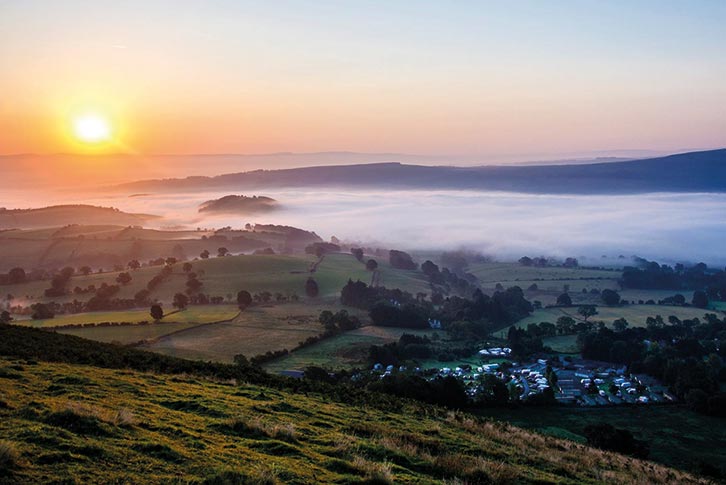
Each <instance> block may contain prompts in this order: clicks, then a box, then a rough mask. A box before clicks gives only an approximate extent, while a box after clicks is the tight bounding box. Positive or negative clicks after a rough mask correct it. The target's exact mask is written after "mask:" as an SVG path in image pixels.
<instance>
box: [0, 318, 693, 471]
mask: <svg viewBox="0 0 726 485" xmlns="http://www.w3.org/2000/svg"><path fill="white" fill-rule="evenodd" d="M0 356H2V357H0V382H2V394H0V418H1V419H0V435H1V436H2V440H0V483H39V482H43V483H51V482H53V483H60V482H63V483H99V482H105V483H109V482H113V483H179V484H181V483H185V484H243V483H244V484H277V483H294V484H303V483H361V484H363V483H367V484H374V483H375V484H389V483H394V482H395V483H422V484H428V483H471V484H474V483H492V484H505V483H539V484H544V483H563V484H585V483H592V484H594V483H623V484H631V483H632V484H635V483H645V482H647V483H706V482H705V480H699V479H698V478H696V477H694V476H693V475H689V474H687V473H684V472H680V471H676V470H674V469H670V468H667V467H664V466H661V465H657V464H655V463H652V462H646V461H641V460H636V459H631V458H627V457H624V456H621V455H617V454H614V453H609V452H604V451H600V450H595V449H592V448H589V447H587V446H584V445H581V444H578V443H574V442H572V441H567V440H563V439H557V438H552V437H547V436H543V435H540V434H537V433H533V432H530V431H524V430H522V429H520V428H516V427H514V426H511V425H508V424H504V423H498V422H492V421H486V420H481V419H477V418H475V417H473V416H471V415H468V414H466V413H462V412H457V411H447V410H445V409H442V408H436V407H432V406H428V405H424V404H419V403H415V402H413V401H406V400H400V399H397V398H392V397H387V396H383V395H378V394H366V395H363V394H355V393H354V394H350V393H348V392H345V390H342V392H336V389H335V387H334V386H325V385H322V386H321V385H315V383H313V382H308V381H307V380H302V381H292V380H289V379H283V378H275V377H272V376H267V375H266V374H264V373H262V372H260V371H259V370H256V369H255V368H252V367H244V366H225V365H214V364H207V363H192V362H188V361H183V360H180V359H174V358H169V357H162V356H156V355H153V354H148V353H146V352H141V351H137V350H130V349H125V348H123V347H116V346H113V345H108V344H98V343H94V342H90V341H87V340H83V339H79V338H77V337H70V336H63V335H58V334H53V333H48V332H45V331H41V330H34V329H23V328H20V327H12V326H1V325H0ZM99 464H102V466H99Z"/></svg>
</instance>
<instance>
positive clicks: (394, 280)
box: [2, 253, 429, 306]
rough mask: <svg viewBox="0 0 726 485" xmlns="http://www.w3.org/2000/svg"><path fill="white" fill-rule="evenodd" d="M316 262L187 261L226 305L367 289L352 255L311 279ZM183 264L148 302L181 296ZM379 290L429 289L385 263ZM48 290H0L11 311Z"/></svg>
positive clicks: (414, 274)
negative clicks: (308, 289)
mask: <svg viewBox="0 0 726 485" xmlns="http://www.w3.org/2000/svg"><path fill="white" fill-rule="evenodd" d="M316 261H317V258H315V257H313V256H310V255H295V256H291V255H240V256H228V257H225V258H210V259H206V260H197V261H191V264H192V271H193V272H195V273H197V278H198V279H199V280H200V281H201V282H202V284H203V286H202V288H201V291H202V292H203V293H206V294H209V295H211V296H221V297H223V298H225V299H227V300H228V301H230V302H231V301H234V299H235V298H236V296H237V292H238V291H240V290H247V291H249V292H250V293H258V292H262V291H268V292H270V293H272V294H273V295H274V294H275V293H281V294H283V295H287V296H289V295H293V294H296V295H298V296H299V297H301V298H303V299H304V298H306V296H305V282H306V281H307V279H308V277H311V276H312V277H313V278H314V279H315V281H316V282H317V283H318V287H319V290H320V297H324V298H327V297H337V296H338V295H340V290H341V289H342V288H343V286H345V284H346V283H347V282H348V280H349V279H352V280H354V281H355V280H361V281H363V282H365V283H368V284H370V282H371V277H372V273H371V272H369V271H366V269H365V266H364V265H363V263H361V262H360V261H357V260H356V259H355V258H354V257H353V256H352V255H351V254H347V253H336V254H328V255H326V256H325V257H324V258H323V260H322V262H321V263H320V264H319V265H318V266H317V269H316V271H315V272H314V273H311V272H310V270H311V268H312V267H313V265H314V263H315V262H316ZM182 264H183V263H177V264H175V265H174V266H173V270H174V272H173V274H172V275H171V276H170V277H169V278H168V279H167V280H165V281H164V282H163V283H162V284H161V285H159V286H158V287H157V288H155V289H154V290H153V291H152V293H151V298H152V299H157V300H159V301H161V302H165V303H167V304H168V303H170V302H171V301H172V299H173V297H174V294H175V293H179V292H184V290H185V288H186V287H185V283H186V280H187V275H186V274H185V273H184V272H183V271H182ZM380 266H381V269H380V275H381V284H386V285H388V286H390V287H394V288H401V289H403V290H406V291H409V292H411V293H416V292H418V291H423V292H428V291H429V290H428V283H427V282H426V279H425V277H424V275H423V274H422V273H421V272H419V271H404V270H398V269H394V268H392V267H390V265H388V264H387V263H385V262H382V263H380ZM160 270H161V267H146V268H140V269H138V270H136V271H131V272H130V274H131V277H132V280H131V282H130V283H129V284H128V285H126V286H122V287H121V291H120V292H119V293H118V294H117V295H116V297H118V298H123V299H131V298H133V297H134V295H135V294H136V293H137V292H138V291H139V290H142V289H145V288H146V284H147V283H148V282H149V280H151V279H152V278H153V277H154V276H156V275H157V274H159V271H160ZM117 276H118V272H106V273H93V274H90V275H88V276H83V275H77V276H74V277H72V278H71V280H70V282H69V283H68V289H69V290H72V289H73V288H75V287H76V286H79V287H81V288H85V287H87V286H88V285H91V284H93V285H95V286H96V287H99V286H101V284H103V283H106V284H108V285H112V284H116V277H117ZM49 287H50V282H49V281H33V282H29V283H23V284H18V285H6V286H3V287H2V293H3V295H6V294H11V295H13V297H14V299H13V300H12V304H13V305H25V306H29V305H31V304H33V303H36V302H42V301H49V300H51V299H49V298H46V297H45V296H44V295H43V293H44V291H45V290H46V289H47V288H49ZM90 296H91V295H89V294H86V295H74V294H68V295H65V296H62V297H56V298H52V300H53V301H56V302H59V303H63V302H68V301H72V300H73V299H79V300H87V299H88V298H90Z"/></svg>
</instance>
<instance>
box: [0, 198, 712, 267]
mask: <svg viewBox="0 0 726 485" xmlns="http://www.w3.org/2000/svg"><path fill="white" fill-rule="evenodd" d="M229 193H230V192H228V191H227V192H212V193H210V192H206V193H200V194H166V195H150V196H145V197H135V198H127V197H118V198H105V199H91V200H89V199H83V200H74V202H88V203H94V204H101V205H107V206H108V205H112V206H115V207H118V208H120V209H122V210H126V211H133V212H147V213H154V214H159V215H163V216H165V220H163V221H161V222H159V223H158V225H159V226H166V227H179V226H184V227H222V226H232V227H243V226H244V224H245V223H247V222H251V223H258V222H259V223H276V224H287V225H294V226H298V227H302V228H305V229H310V230H314V231H316V232H317V233H318V234H320V235H321V236H322V237H324V238H328V237H330V236H332V235H335V236H337V237H338V238H340V239H343V240H348V241H360V242H363V243H369V244H379V245H381V246H387V247H401V248H406V249H435V250H436V249H457V248H468V249H472V250H478V251H481V252H483V253H485V254H490V255H493V256H496V257H499V258H507V259H513V258H518V257H520V256H522V255H524V254H529V255H548V256H560V257H565V256H577V257H587V258H597V259H598V260H599V259H600V258H601V255H608V256H610V257H617V256H618V255H620V254H623V255H625V256H630V255H639V256H643V257H647V258H652V259H658V260H662V261H701V260H703V261H706V262H709V263H711V264H719V265H723V264H724V263H726V254H725V253H724V251H723V247H724V241H726V218H725V217H724V214H726V194H647V195H629V196H571V195H567V196H562V195H531V194H515V193H494V192H472V191H393V192H392V191H353V190H346V189H340V190H331V189H328V190H324V191H312V190H309V191H305V190H271V191H262V192H260V193H259V194H256V195H267V196H270V197H273V198H275V199H276V200H278V201H279V202H280V204H281V206H282V207H283V208H282V210H280V211H278V212H275V213H273V214H264V215H256V216H250V217H244V216H235V215H212V216H200V214H198V213H197V206H198V205H199V203H201V202H203V201H205V200H209V199H212V198H217V197H221V196H224V195H227V194H229ZM246 195H253V194H246ZM25 200H29V199H27V198H26V199H25ZM66 201H68V200H67V197H61V198H58V200H56V201H54V202H56V203H57V202H66ZM5 204H6V205H7V206H8V207H10V206H11V205H10V204H9V203H7V202H6V203H5ZM21 205H22V204H21Z"/></svg>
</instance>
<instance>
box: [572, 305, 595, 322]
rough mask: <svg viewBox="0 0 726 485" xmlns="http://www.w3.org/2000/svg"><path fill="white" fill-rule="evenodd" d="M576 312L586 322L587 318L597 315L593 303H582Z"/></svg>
mask: <svg viewBox="0 0 726 485" xmlns="http://www.w3.org/2000/svg"><path fill="white" fill-rule="evenodd" d="M577 313H578V314H580V315H581V316H582V318H584V319H585V321H586V322H587V319H588V318H590V317H592V316H595V315H597V308H595V305H582V306H581V307H580V308H578V309H577Z"/></svg>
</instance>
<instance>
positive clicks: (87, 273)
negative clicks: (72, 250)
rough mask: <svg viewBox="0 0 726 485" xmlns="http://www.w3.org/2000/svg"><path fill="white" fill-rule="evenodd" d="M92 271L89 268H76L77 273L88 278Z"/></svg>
mask: <svg viewBox="0 0 726 485" xmlns="http://www.w3.org/2000/svg"><path fill="white" fill-rule="evenodd" d="M92 271H93V270H92V269H91V267H90V266H81V267H80V268H78V272H79V273H81V274H82V275H83V276H88V275H89V274H91V272H92Z"/></svg>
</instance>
